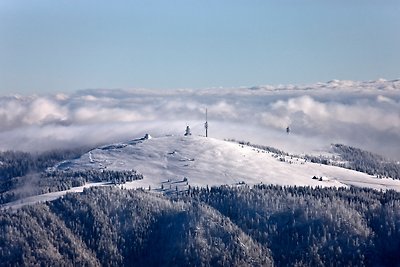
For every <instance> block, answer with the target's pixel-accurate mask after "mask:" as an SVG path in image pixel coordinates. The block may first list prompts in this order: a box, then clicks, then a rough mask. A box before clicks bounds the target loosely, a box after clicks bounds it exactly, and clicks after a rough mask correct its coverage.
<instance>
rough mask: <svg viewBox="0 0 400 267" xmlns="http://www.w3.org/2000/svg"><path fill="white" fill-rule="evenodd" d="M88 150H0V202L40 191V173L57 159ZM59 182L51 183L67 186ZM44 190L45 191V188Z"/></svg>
mask: <svg viewBox="0 0 400 267" xmlns="http://www.w3.org/2000/svg"><path fill="white" fill-rule="evenodd" d="M88 150H89V149H88V148H85V147H83V148H75V149H66V150H52V151H47V152H43V153H27V152H21V151H5V152H0V204H2V203H6V202H10V201H13V200H16V199H18V198H19V197H25V196H28V195H33V194H39V193H42V191H41V190H40V189H38V185H37V183H38V181H39V180H40V179H39V178H40V176H41V174H40V173H42V172H43V171H45V170H46V169H47V168H48V167H52V166H54V165H55V164H56V163H58V162H59V161H62V160H66V159H73V158H77V157H79V156H81V155H82V154H83V153H85V152H87V151H88ZM42 178H43V177H42ZM60 182H62V181H58V182H52V184H56V186H58V187H62V188H68V186H67V185H64V184H63V183H61V184H60ZM51 187H52V188H53V189H52V191H55V190H56V189H55V188H54V187H55V186H51ZM44 191H45V192H46V190H44ZM47 191H48V190H47Z"/></svg>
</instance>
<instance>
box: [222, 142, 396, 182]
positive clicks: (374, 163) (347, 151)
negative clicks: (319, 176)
mask: <svg viewBox="0 0 400 267" xmlns="http://www.w3.org/2000/svg"><path fill="white" fill-rule="evenodd" d="M228 141H231V142H236V143H239V144H240V145H246V146H250V147H254V148H257V149H260V150H263V151H267V152H271V153H274V154H275V155H277V156H292V157H296V158H302V159H304V160H306V161H310V162H312V163H319V164H324V165H333V166H338V167H341V168H346V169H351V170H356V171H359V172H363V173H367V174H369V175H374V176H377V177H379V178H384V177H390V178H393V179H400V164H399V163H397V162H394V161H393V160H389V159H386V158H384V157H382V156H381V155H377V154H374V153H371V152H368V151H365V150H362V149H359V148H355V147H351V146H346V145H343V144H332V148H333V152H335V153H337V154H338V155H339V158H337V157H336V156H332V157H326V156H322V155H321V156H314V155H302V156H300V155H291V154H289V153H286V152H284V151H282V150H279V149H276V148H273V147H269V146H263V145H255V144H251V143H250V142H245V141H236V140H234V139H229V140H228ZM279 159H280V160H282V161H285V159H284V158H282V157H280V158H279ZM339 161H345V163H343V162H339Z"/></svg>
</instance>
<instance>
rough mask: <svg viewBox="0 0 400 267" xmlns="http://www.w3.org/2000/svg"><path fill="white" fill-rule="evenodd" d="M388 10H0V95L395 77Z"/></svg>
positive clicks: (96, 5)
mask: <svg viewBox="0 0 400 267" xmlns="http://www.w3.org/2000/svg"><path fill="white" fill-rule="evenodd" d="M399 14H400V1H398V0H385V1H378V0H346V1H345V0H335V1H328V0H326V1H325V0H324V1H323V0H304V1H294V0H292V1H289V0H279V1H268V0H263V1H261V0H259V1H257V0H254V1H249V0H246V1H245V0H243V1H237V0H230V1H224V0H221V1H217V0H203V1H200V0H197V1H191V0H176V1H174V0H172V1H156V0H146V1H90V0H88V1H71V0H69V1H53V0H48V1H46V0H43V1H35V0H32V1H20V0H1V1H0V94H1V95H5V94H13V93H21V94H32V93H56V92H71V91H75V90H78V89H85V88H159V89H168V88H205V87H217V86H223V87H237V86H252V85H261V84H289V83H293V84H304V83H314V82H317V81H328V80H331V79H351V80H375V79H378V78H386V79H396V78H400V64H399V62H400V49H399V47H400V16H399Z"/></svg>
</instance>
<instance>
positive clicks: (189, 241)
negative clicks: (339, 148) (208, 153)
mask: <svg viewBox="0 0 400 267" xmlns="http://www.w3.org/2000/svg"><path fill="white" fill-rule="evenodd" d="M399 204H400V194H399V193H397V192H394V191H386V192H380V191H376V190H372V189H361V188H349V189H345V188H338V189H334V188H325V189H323V188H314V189H313V188H310V187H281V186H266V185H259V186H254V187H249V186H247V185H243V186H238V187H228V186H222V187H213V188H191V189H190V190H188V191H185V192H177V193H176V194H173V195H171V196H162V195H160V194H155V193H151V192H147V191H145V190H124V189H118V188H116V187H103V188H90V189H86V190H85V191H84V192H83V193H80V194H67V195H66V196H65V197H63V198H61V199H58V200H55V201H52V202H48V203H43V204H36V205H33V206H26V207H23V208H21V209H18V210H17V211H11V210H9V211H3V212H2V213H1V215H0V257H1V265H3V266H20V265H34V264H43V265H45V266H51V265H53V266H54V265H64V266H73V265H87V266H98V265H104V266H121V265H124V266H271V265H274V266H398V265H399V263H400V211H399V209H398V207H399Z"/></svg>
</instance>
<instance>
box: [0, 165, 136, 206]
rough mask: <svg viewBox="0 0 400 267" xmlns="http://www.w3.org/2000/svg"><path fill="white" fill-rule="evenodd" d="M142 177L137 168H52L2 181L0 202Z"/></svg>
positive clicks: (120, 182)
mask: <svg viewBox="0 0 400 267" xmlns="http://www.w3.org/2000/svg"><path fill="white" fill-rule="evenodd" d="M140 179H143V175H142V174H140V173H137V172H136V171H135V170H120V171H113V170H76V171H72V170H68V171H59V170H52V171H45V172H41V173H34V174H28V175H25V176H23V177H18V178H12V179H9V180H5V181H4V182H2V183H0V204H4V203H7V202H11V201H15V200H18V199H20V198H23V197H28V196H33V195H39V194H45V193H50V192H57V191H64V190H68V189H71V188H72V187H77V186H82V185H85V184H86V183H88V182H110V183H112V184H124V183H126V182H131V181H134V180H140Z"/></svg>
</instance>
